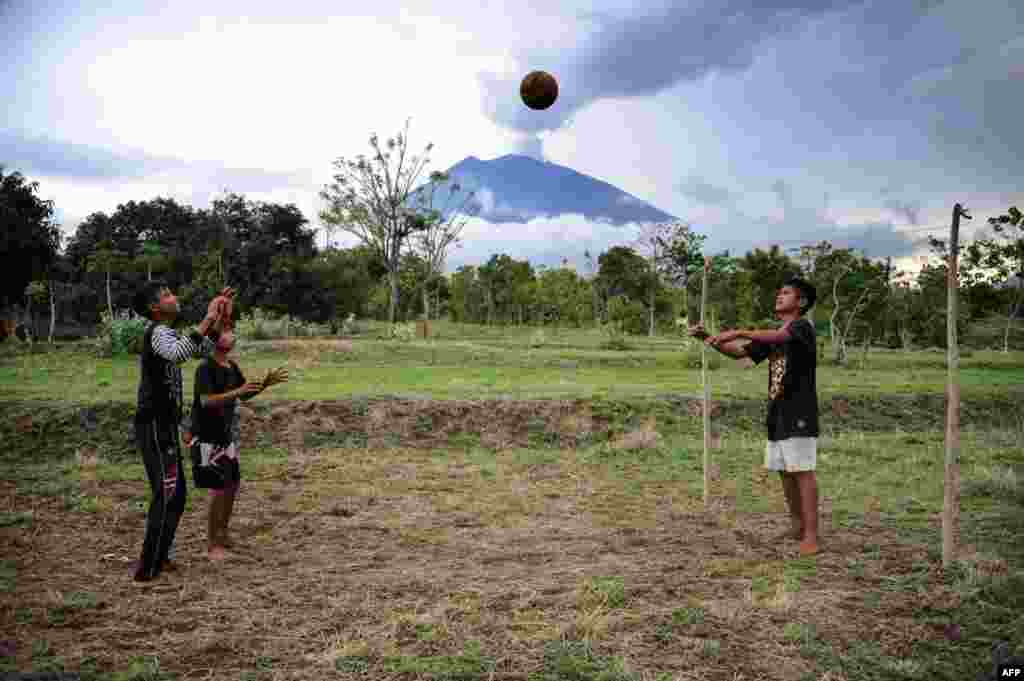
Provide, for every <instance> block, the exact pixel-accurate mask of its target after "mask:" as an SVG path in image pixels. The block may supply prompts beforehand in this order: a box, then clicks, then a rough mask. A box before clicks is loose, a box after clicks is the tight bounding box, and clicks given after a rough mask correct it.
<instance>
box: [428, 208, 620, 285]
mask: <svg viewBox="0 0 1024 681" xmlns="http://www.w3.org/2000/svg"><path fill="white" fill-rule="evenodd" d="M637 231H638V225H636V224H625V225H613V224H609V223H607V222H602V221H595V220H590V219H588V218H586V217H585V216H582V215H560V216H558V217H557V218H554V219H552V218H546V217H537V218H534V219H532V220H529V221H527V222H525V223H504V224H496V223H492V222H488V221H486V220H481V219H479V218H472V219H470V220H469V221H468V222H467V223H466V227H465V228H464V230H463V244H462V245H461V247H460V248H456V249H452V250H451V251H450V252H449V257H448V262H447V271H448V272H454V271H455V270H457V269H458V268H459V267H461V266H462V265H481V264H483V263H484V262H486V261H487V260H488V259H489V258H490V257H491V256H492V255H494V254H496V253H506V254H508V255H509V256H511V257H513V258H515V259H517V260H528V261H530V263H531V264H533V265H534V267H536V266H538V265H545V266H547V267H557V266H559V265H560V264H561V262H562V259H563V258H567V259H568V260H569V262H570V264H571V265H572V266H574V267H575V268H576V270H577V271H578V272H581V273H585V272H586V258H585V257H584V255H583V254H584V251H587V250H589V251H590V252H591V253H594V254H599V253H603V252H604V251H607V250H608V249H609V248H611V247H612V246H615V245H622V244H628V243H629V242H630V241H632V240H634V239H635V238H636V234H637Z"/></svg>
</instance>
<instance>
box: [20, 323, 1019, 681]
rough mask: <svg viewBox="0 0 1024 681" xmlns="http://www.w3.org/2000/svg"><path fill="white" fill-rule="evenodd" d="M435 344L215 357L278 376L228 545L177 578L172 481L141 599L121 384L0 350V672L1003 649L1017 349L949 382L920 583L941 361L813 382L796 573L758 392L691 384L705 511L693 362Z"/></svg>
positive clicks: (885, 669) (188, 550)
mask: <svg viewBox="0 0 1024 681" xmlns="http://www.w3.org/2000/svg"><path fill="white" fill-rule="evenodd" d="M435 330H436V331H437V334H436V335H435V337H434V338H433V339H432V340H428V341H422V340H421V341H414V342H408V343H404V342H399V341H380V340H377V339H375V338H373V333H370V334H367V335H364V336H362V337H357V338H353V339H351V340H350V341H346V342H341V341H339V340H337V339H312V340H292V341H261V342H251V343H250V342H244V343H243V345H242V347H241V349H240V351H239V352H238V353H237V357H236V359H237V361H238V362H239V363H240V365H241V366H242V368H243V369H244V370H246V371H247V372H248V373H249V374H250V375H251V376H257V375H259V374H260V373H261V372H262V371H263V370H265V369H268V368H271V367H274V366H279V365H281V364H286V365H287V366H288V367H289V368H290V370H291V376H292V381H291V383H289V384H287V385H284V386H277V387H275V388H273V389H271V391H268V392H267V393H266V394H264V395H261V396H260V397H258V398H257V399H256V400H254V401H253V402H251V403H250V405H251V408H246V409H245V410H244V417H243V418H244V420H243V443H242V444H243V454H242V460H243V464H242V465H243V484H242V494H241V497H240V499H239V509H238V511H237V521H235V522H234V528H235V533H236V537H237V539H238V540H239V542H240V544H241V547H240V549H239V551H238V554H237V556H236V558H235V560H233V561H231V562H229V563H226V564H224V565H222V566H218V567H214V566H212V565H210V564H209V563H208V562H207V561H206V560H205V557H204V553H203V551H204V545H205V516H204V510H205V504H206V499H205V496H204V495H202V494H199V493H197V492H196V490H194V489H192V488H191V482H192V480H191V476H190V478H189V485H190V488H189V502H188V504H189V506H188V510H187V511H186V515H185V517H184V519H183V521H182V525H181V528H180V530H179V533H178V539H177V546H178V549H177V560H178V561H179V563H180V564H181V572H179V573H177V574H168V575H165V576H164V577H162V578H161V580H160V581H159V582H157V583H156V584H155V585H154V586H153V587H151V588H150V589H148V590H138V589H133V588H132V587H130V586H129V585H128V574H127V572H126V561H128V560H131V559H134V558H136V557H137V553H138V550H139V546H140V544H141V540H142V533H143V523H144V520H143V516H144V513H145V508H146V504H147V500H148V489H147V484H146V482H145V476H144V473H143V471H142V467H141V465H140V463H139V462H138V455H137V453H136V452H135V450H134V444H133V441H132V430H131V425H130V420H131V417H132V413H133V405H134V400H135V389H136V382H137V380H138V374H137V372H138V369H137V358H135V357H123V358H118V359H114V360H109V359H104V360H100V359H97V358H95V357H94V356H92V355H90V354H88V353H87V352H86V351H85V346H83V345H77V346H68V347H64V348H62V349H60V350H57V351H52V352H48V351H38V352H29V351H26V350H25V349H23V348H20V347H18V346H16V345H8V346H6V347H4V348H0V437H2V438H3V442H4V448H3V449H2V450H0V594H2V598H0V632H2V633H0V671H10V670H19V671H28V670H33V671H58V670H68V671H72V670H73V671H82V672H85V675H84V677H85V678H88V677H89V675H90V674H92V675H93V677H94V678H120V679H139V680H141V679H155V678H172V676H171V675H173V674H177V675H178V677H177V678H182V679H206V678H218V679H220V678H232V679H248V680H250V681H271V680H277V679H313V678H317V679H320V678H336V679H394V680H398V679H402V680H405V679H410V680H411V679H427V678H430V679H488V678H494V679H523V680H524V681H569V680H577V681H579V680H585V681H598V680H603V681H615V680H617V681H654V680H657V681H677V680H682V679H710V680H712V681H718V680H722V681H739V680H743V681H754V680H755V679H772V680H774V679H779V680H783V681H812V680H813V681H822V679H831V680H832V681H840V680H844V681H876V680H878V679H885V680H888V679H893V680H895V679H903V680H913V679H921V680H924V679H929V680H930V679H948V680H949V681H961V680H962V679H970V678H974V675H975V674H976V673H977V672H978V671H980V670H982V669H984V668H986V665H988V655H989V645H990V643H991V641H992V640H993V639H997V638H1001V639H1005V640H1007V641H1010V642H1011V643H1012V644H1013V645H1015V646H1016V647H1017V649H1018V652H1020V653H1024V545H1022V544H1021V542H1020V537H1021V532H1022V531H1024V483H1022V482H1021V478H1022V476H1024V447H1022V444H1021V443H1022V442H1024V415H1022V410H1021V409H1020V406H1019V405H1020V404H1021V399H1022V398H1024V387H1022V386H1024V353H1016V354H1010V355H1003V354H1001V353H993V352H975V353H973V354H969V355H967V354H966V353H965V356H964V358H963V359H962V360H961V365H962V370H961V373H960V381H961V385H962V394H963V398H964V405H963V411H962V422H963V442H962V448H961V464H962V479H963V496H962V500H961V505H962V518H961V526H960V533H959V544H960V547H961V551H960V560H959V561H958V562H957V563H956V565H955V566H954V568H953V569H951V570H943V569H942V567H941V563H940V561H939V558H940V548H941V542H940V533H939V529H940V519H939V512H940V511H941V508H942V495H943V487H942V476H943V464H942V461H943V447H944V443H943V418H944V417H943V408H944V396H943V391H944V387H945V380H946V369H945V356H944V354H943V353H936V352H914V353H902V352H892V351H881V350H872V351H871V353H870V354H869V356H868V359H867V363H866V365H864V366H863V367H862V368H861V367H860V364H859V360H860V358H861V354H860V352H859V351H858V352H856V353H853V355H852V359H853V363H852V364H853V366H852V368H839V367H834V366H832V365H831V363H829V362H827V361H826V362H823V363H822V366H821V367H820V369H819V374H818V384H819V390H820V404H821V407H822V429H823V434H822V438H821V446H820V454H819V473H818V475H819V481H820V488H821V495H822V514H823V527H822V530H823V546H824V548H825V551H824V552H823V553H822V554H821V555H819V556H817V557H815V558H812V559H799V558H796V557H795V548H796V547H795V544H793V543H788V542H776V541H773V540H772V536H773V535H774V533H776V532H778V531H779V530H781V529H782V528H783V527H784V524H785V516H784V502H783V499H782V496H781V494H780V489H779V484H778V481H777V479H776V478H773V477H772V476H769V475H767V474H766V473H765V472H764V471H763V470H762V469H761V460H762V457H763V450H764V435H763V432H762V428H763V426H762V423H763V419H764V409H765V400H766V392H767V377H766V373H765V369H764V368H755V369H742V368H740V367H738V366H737V365H735V364H733V363H728V364H726V363H723V365H722V367H721V368H719V369H717V370H715V371H712V372H710V373H709V376H710V378H711V381H712V383H711V385H712V397H713V408H714V409H713V418H712V425H713V435H714V438H713V439H714V444H715V448H714V449H713V451H712V457H713V461H714V466H715V476H714V477H715V480H714V483H713V487H712V504H711V506H710V508H709V509H708V510H707V511H705V510H704V509H703V503H702V487H701V484H702V483H701V481H702V467H701V456H702V430H701V417H700V406H699V401H697V400H696V399H695V398H696V397H697V395H698V394H699V393H700V389H701V385H700V371H699V369H698V368H694V367H698V366H699V351H698V352H694V351H690V352H687V351H684V350H682V349H680V340H679V339H678V338H655V339H647V338H638V339H630V343H631V344H632V346H633V347H632V349H630V350H626V351H619V350H604V349H602V348H601V343H602V341H603V340H604V339H603V338H602V337H601V336H600V335H599V334H597V333H595V332H589V331H576V330H573V331H565V330H563V331H550V330H546V331H545V332H544V335H543V338H541V337H540V336H539V335H538V334H537V332H536V330H535V329H513V328H509V329H486V328H481V327H472V326H466V327H463V326H460V325H452V324H443V323H442V324H437V325H436V326H435ZM534 345H536V346H537V347H534ZM723 362H724V359H723ZM195 366H196V363H195V362H194V361H193V362H189V363H188V364H186V365H185V371H184V374H185V389H186V394H188V395H191V386H192V373H193V371H194V368H195ZM951 625H956V626H957V627H959V636H958V637H955V636H954V637H952V638H951V635H947V634H948V632H949V629H948V627H950V626H951ZM4 646H6V647H4ZM8 650H9V651H12V652H11V654H5V653H4V651H8ZM110 672H120V673H121V675H120V676H118V677H104V676H103V675H104V674H107V673H110ZM826 674H830V675H831V676H826Z"/></svg>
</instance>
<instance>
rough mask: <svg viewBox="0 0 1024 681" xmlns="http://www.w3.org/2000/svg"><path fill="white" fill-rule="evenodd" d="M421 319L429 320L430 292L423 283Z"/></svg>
mask: <svg viewBox="0 0 1024 681" xmlns="http://www.w3.org/2000/svg"><path fill="white" fill-rule="evenodd" d="M423 318H424V319H430V291H429V289H428V288H427V282H423Z"/></svg>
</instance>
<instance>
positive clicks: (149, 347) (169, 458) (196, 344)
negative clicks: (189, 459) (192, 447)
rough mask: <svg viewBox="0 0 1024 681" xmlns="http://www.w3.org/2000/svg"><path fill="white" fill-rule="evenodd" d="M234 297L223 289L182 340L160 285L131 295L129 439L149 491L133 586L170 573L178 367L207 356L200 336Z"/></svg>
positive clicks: (172, 305)
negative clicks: (133, 388)
mask: <svg viewBox="0 0 1024 681" xmlns="http://www.w3.org/2000/svg"><path fill="white" fill-rule="evenodd" d="M233 295H234V292H233V291H232V290H231V289H230V288H225V289H224V290H223V291H222V292H221V294H220V295H219V296H217V297H215V298H214V299H213V300H212V301H211V302H210V305H209V308H208V309H207V312H206V317H205V318H204V319H203V321H202V322H201V323H200V324H199V326H198V328H196V329H193V330H192V331H190V332H189V334H188V335H185V336H179V335H178V333H177V332H176V331H175V330H174V328H173V327H172V324H173V322H174V320H175V319H176V318H177V316H178V299H177V298H176V297H175V295H174V294H173V293H172V292H171V290H170V288H169V287H168V286H167V284H166V283H164V282H161V281H152V282H146V283H145V284H144V285H143V286H142V287H141V288H140V289H139V290H138V292H137V293H136V294H135V299H134V301H133V305H132V307H133V309H134V310H135V312H136V313H137V314H138V315H140V316H142V317H145V318H147V319H149V322H148V323H147V324H146V331H145V334H144V336H143V343H142V352H141V354H140V356H139V391H138V408H137V411H136V414H135V437H136V441H137V443H138V447H139V451H140V452H141V454H142V461H143V464H144V465H145V467H146V476H147V477H148V478H149V485H150V489H151V491H152V499H151V501H150V505H149V514H148V515H147V518H146V535H145V539H144V540H143V542H142V556H141V558H140V559H139V561H138V563H137V566H136V568H135V570H134V576H133V578H134V580H135V581H136V582H148V581H150V580H152V579H154V578H155V577H157V576H158V575H159V574H160V572H161V570H163V569H168V570H173V569H174V568H173V566H172V565H171V564H170V559H169V552H170V549H171V545H172V544H173V543H174V534H175V532H176V531H177V529H178V521H179V520H180V519H181V514H182V512H184V510H185V496H186V493H187V492H186V489H185V477H184V472H183V461H182V452H181V442H180V439H179V432H178V429H179V427H180V426H182V425H184V424H183V411H182V404H183V402H182V384H181V365H182V364H184V363H185V362H186V361H187V360H189V359H191V358H192V357H209V356H210V355H211V354H213V351H214V344H213V341H211V340H210V339H209V338H207V337H206V335H207V333H208V332H209V331H210V328H211V326H212V325H214V324H215V323H216V322H217V321H218V320H219V319H220V317H221V314H222V313H223V312H224V311H225V310H227V309H229V301H230V299H231V297H232V296H233Z"/></svg>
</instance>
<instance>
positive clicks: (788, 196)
mask: <svg viewBox="0 0 1024 681" xmlns="http://www.w3.org/2000/svg"><path fill="white" fill-rule="evenodd" d="M772 193H773V194H775V196H777V197H778V198H779V203H781V204H782V210H783V211H785V213H784V214H788V213H789V211H790V210H792V208H793V190H792V189H790V187H789V185H788V184H787V183H786V181H785V180H775V181H774V182H772Z"/></svg>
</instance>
